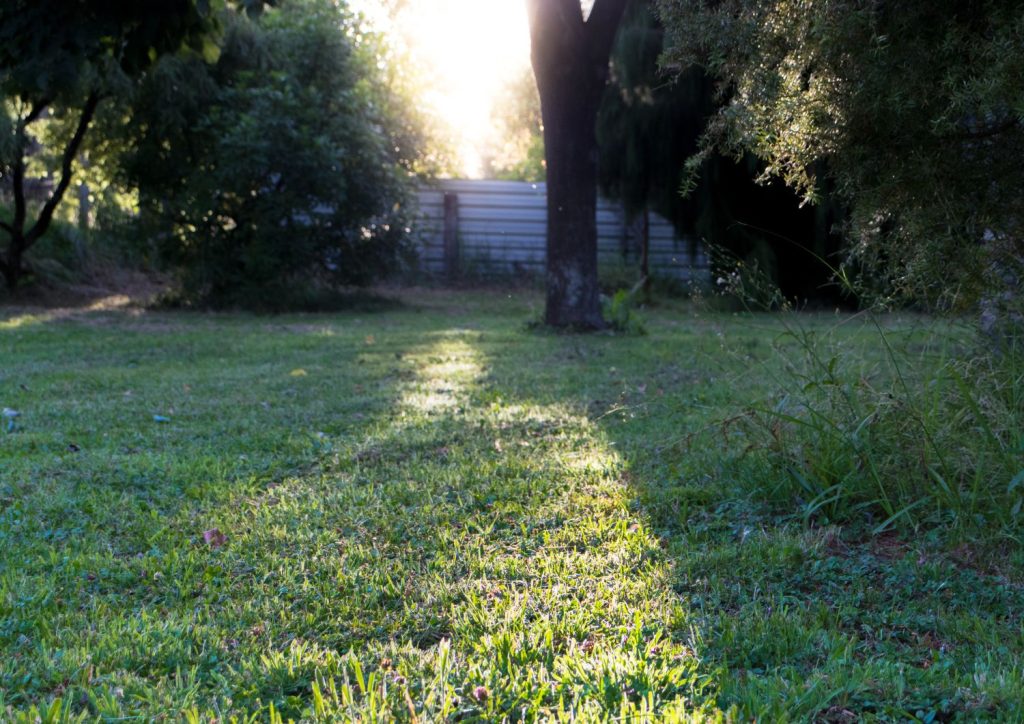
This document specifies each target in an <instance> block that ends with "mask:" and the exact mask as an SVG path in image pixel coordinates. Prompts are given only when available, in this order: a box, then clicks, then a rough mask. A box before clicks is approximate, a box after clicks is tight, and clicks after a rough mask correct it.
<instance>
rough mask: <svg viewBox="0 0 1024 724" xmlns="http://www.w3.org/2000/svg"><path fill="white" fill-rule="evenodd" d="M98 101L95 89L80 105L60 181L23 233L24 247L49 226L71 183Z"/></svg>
mask: <svg viewBox="0 0 1024 724" xmlns="http://www.w3.org/2000/svg"><path fill="white" fill-rule="evenodd" d="M99 102H100V95H99V93H96V92H95V91H94V92H93V93H91V94H89V97H88V98H87V99H86V101H85V105H84V106H83V107H82V115H81V116H80V117H79V118H78V126H77V127H76V128H75V134H74V135H73V136H72V137H71V140H70V141H69V142H68V145H67V147H65V149H64V155H63V156H62V157H61V164H60V181H58V182H57V188H55V189H54V190H53V194H51V195H50V198H49V199H48V200H47V201H46V203H45V204H44V205H43V209H42V211H40V212H39V218H38V219H36V223H35V224H33V225H32V228H31V229H29V231H28V233H27V234H25V244H24V248H25V249H27V248H28V247H30V246H32V244H34V243H35V242H36V241H37V240H38V239H39V237H41V236H42V235H43V234H45V233H46V230H47V229H48V228H49V226H50V221H52V220H53V212H54V211H55V210H56V208H57V205H58V204H59V203H60V201H61V199H62V198H63V196H64V192H65V191H67V188H68V185H69V184H70V183H71V171H72V168H71V167H72V164H73V163H74V160H75V156H77V155H78V149H79V148H81V146H82V141H83V139H84V138H85V132H86V131H87V130H88V129H89V124H90V123H91V122H92V117H93V115H94V114H95V113H96V106H97V105H99Z"/></svg>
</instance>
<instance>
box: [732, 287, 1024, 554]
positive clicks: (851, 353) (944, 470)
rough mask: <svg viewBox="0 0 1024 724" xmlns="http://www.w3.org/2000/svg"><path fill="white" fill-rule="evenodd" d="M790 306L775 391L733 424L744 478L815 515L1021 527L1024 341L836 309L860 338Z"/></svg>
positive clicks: (977, 529) (984, 530) (1011, 531)
mask: <svg viewBox="0 0 1024 724" xmlns="http://www.w3.org/2000/svg"><path fill="white" fill-rule="evenodd" d="M780 306H782V307H783V310H782V311H781V313H780V314H781V316H782V318H783V320H784V325H783V330H784V331H783V332H782V333H781V334H780V336H779V337H778V338H777V339H776V340H775V343H774V348H775V352H776V356H777V359H779V360H781V363H782V364H781V368H780V371H779V372H777V373H776V379H775V383H776V384H775V387H776V390H777V391H776V393H775V394H774V395H773V396H771V397H770V398H768V399H764V400H761V401H759V402H756V403H754V404H752V405H751V406H750V407H749V408H748V409H746V410H745V411H744V412H743V414H741V415H740V416H738V417H737V418H735V420H734V422H733V423H732V430H733V432H734V433H735V435H734V436H732V438H731V439H732V440H733V441H734V442H738V443H739V444H740V445H741V448H740V455H739V459H740V460H741V461H742V463H741V469H742V471H743V472H742V474H741V476H740V478H741V479H742V481H743V485H744V486H746V487H748V488H749V489H750V490H751V491H752V492H753V493H754V494H755V496H756V497H758V498H759V499H761V500H763V501H766V502H767V503H768V504H770V505H771V506H772V507H773V508H775V509H783V510H790V511H792V512H793V513H794V514H795V515H798V516H799V517H800V518H802V519H803V520H804V521H805V522H807V523H816V524H817V523H820V524H825V523H838V524H860V525H863V524H867V525H868V526H869V527H870V530H871V531H872V532H874V533H880V532H882V531H885V530H887V529H890V528H903V529H911V530H918V529H921V528H932V529H939V530H942V531H944V532H945V533H948V534H950V535H969V536H971V537H976V536H979V535H980V536H982V537H992V536H1005V537H1008V538H1011V539H1013V540H1016V541H1018V542H1019V541H1020V540H1021V530H1022V526H1024V427H1022V426H1021V420H1022V419H1024V415H1022V413H1024V345H1020V344H1016V345H1015V344H1009V345H1007V344H1003V345H1002V346H1001V347H1000V348H998V349H997V348H995V347H993V346H991V345H988V344H987V343H986V341H985V339H984V337H983V336H981V337H975V338H973V339H972V338H971V337H970V336H965V335H964V334H961V335H953V336H954V337H959V338H957V339H954V338H952V337H951V335H950V334H949V332H950V331H951V330H952V329H953V328H952V327H951V326H950V325H948V324H947V323H944V322H942V321H940V320H937V319H929V318H923V322H924V323H923V329H922V330H920V331H918V332H916V333H915V334H914V335H912V336H911V337H908V338H896V336H895V335H894V334H893V333H891V332H890V331H887V329H886V320H885V317H884V315H879V314H876V313H874V312H871V311H866V312H861V313H860V314H858V315H856V316H855V317H853V318H852V319H851V318H850V317H838V318H837V324H847V325H848V324H858V323H860V324H861V325H862V328H861V330H860V332H859V334H858V335H857V336H856V338H855V339H856V342H855V343H853V344H851V343H850V338H849V336H848V335H844V336H843V338H844V339H845V341H839V340H840V338H839V336H838V335H836V336H834V335H832V334H829V333H828V332H827V331H825V332H822V331H821V329H820V327H819V328H817V329H816V328H814V327H813V326H812V325H811V324H810V323H809V321H808V320H807V319H806V318H805V317H803V316H802V315H801V314H800V313H798V312H794V311H793V310H792V309H789V308H787V306H786V305H785V303H782V304H781V305H780ZM967 334H968V335H969V334H970V333H969V332H968V333H967Z"/></svg>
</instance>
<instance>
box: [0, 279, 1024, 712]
mask: <svg viewBox="0 0 1024 724" xmlns="http://www.w3.org/2000/svg"><path fill="white" fill-rule="evenodd" d="M403 301H404V302H405V305H404V306H401V307H398V308H395V309H391V310H388V311H383V312H375V313H367V312H361V313H354V312H353V313H347V314H336V315H303V316H294V317H292V316H289V317H272V318H260V317H249V316H240V315H199V314H169V313H151V312H147V313H137V314H133V313H129V312H97V313H88V314H86V313H80V314H73V315H70V316H60V315H52V314H45V315H43V314H36V315H33V314H22V313H18V314H9V315H8V316H7V317H5V318H4V319H2V320H0V359H2V360H3V366H2V368H0V375H2V378H0V406H2V407H7V408H10V409H12V410H17V411H18V412H19V413H21V414H20V416H18V417H16V418H12V421H13V428H12V430H11V431H10V432H8V433H0V548H2V550H3V555H2V557H0V711H3V712H4V716H5V717H6V718H8V719H14V720H17V719H18V718H24V719H26V720H35V719H36V718H41V719H44V720H47V719H49V720H55V721H60V720H75V719H84V720H88V721H91V720H94V719H99V720H103V719H107V720H110V719H117V718H124V717H135V718H137V719H142V720H149V719H155V718H160V717H164V718H167V719H172V720H177V719H180V718H190V719H193V720H196V721H208V720H212V719H214V718H217V719H219V720H226V719H230V718H231V717H232V716H236V717H238V718H239V719H240V720H245V719H247V718H250V717H254V718H256V719H257V720H266V719H270V718H276V717H281V718H283V719H285V720H287V719H289V718H291V719H296V720H298V719H322V720H339V721H344V720H357V719H362V720H374V719H388V718H394V719H397V720H405V721H411V720H414V719H415V720H419V721H436V720H445V719H453V720H454V719H482V720H493V721H501V720H519V719H527V720H532V719H548V718H565V719H568V718H572V717H575V718H577V719H580V720H605V719H627V720H628V719H633V720H638V719H639V720H642V719H645V718H648V719H649V718H659V719H667V720H672V719H675V720H686V719H697V720H700V719H715V718H738V719H749V718H752V717H761V718H764V719H811V718H818V719H822V720H833V721H853V720H856V719H863V718H867V719H871V718H879V719H906V718H914V717H916V718H919V719H922V720H927V719H929V718H931V719H950V718H957V717H960V718H966V719H977V718H992V719H1004V720H1015V719H1020V718H1022V717H1024V700H1022V687H1021V685H1020V683H1021V681H1022V671H1024V666H1022V652H1024V640H1022V639H1024V629H1022V624H1021V618H1020V612H1021V611H1022V610H1024V592H1022V588H1021V575H1020V572H1021V570H1022V568H1024V566H1022V564H1021V557H1020V555H1019V553H1017V554H1011V555H1010V556H1009V557H1008V558H1007V559H1006V560H1005V561H1003V563H1002V565H1001V566H999V567H998V570H994V569H993V568H992V567H991V566H990V565H987V564H986V565H982V564H972V562H971V560H968V558H969V557H968V556H966V554H965V553H964V549H963V547H962V546H961V547H960V548H955V549H952V548H951V547H950V545H949V544H948V543H947V542H945V541H943V540H941V539H939V538H936V537H935V536H931V537H929V536H920V537H914V536H906V535H902V536H896V535H888V536H881V537H874V538H872V537H867V536H862V535H860V534H859V533H857V532H853V533H848V532H846V531H843V530H840V529H837V528H834V527H827V528H810V527H807V526H805V525H804V524H803V523H802V522H801V521H800V520H799V516H797V515H793V516H789V515H785V514H784V513H780V511H778V510H777V509H768V508H766V506H764V505H762V504H761V502H760V501H759V500H758V499H757V497H756V496H751V495H750V494H749V489H748V488H745V487H744V486H743V484H742V483H743V481H742V480H738V479H737V476H740V475H742V474H743V470H744V467H743V460H742V450H739V451H737V449H736V446H735V445H734V444H732V443H730V444H729V445H728V446H727V445H726V438H727V437H728V434H729V433H728V422H727V421H728V420H729V419H730V416H732V415H735V414H736V413H737V410H739V409H741V408H742V407H743V406H744V405H747V404H750V402H751V401H752V400H753V399H756V398H759V397H761V398H763V397H767V396H769V395H771V394H773V393H774V391H775V390H774V389H773V387H772V386H773V384H774V383H773V380H774V379H775V374H776V372H777V370H778V369H780V361H779V359H778V356H779V349H778V345H777V344H774V342H775V341H776V340H777V338H778V334H779V331H780V328H779V326H778V323H777V321H775V320H774V319H773V318H770V317H763V318H753V319H751V318H741V317H734V316H731V315H725V314H717V315H716V314H695V313H694V312H693V311H692V310H691V309H690V308H688V307H684V306H677V307H666V308H663V309H660V310H657V311H655V312H651V313H649V314H648V316H647V327H648V329H649V334H648V335H647V336H645V337H624V336H600V335H599V336H585V337H580V336H557V335H548V334H539V333H536V332H531V331H528V330H527V329H526V327H525V324H524V321H525V320H526V319H528V318H529V317H530V315H531V314H533V311H532V310H533V308H535V307H536V305H537V300H536V299H535V298H534V297H533V296H532V295H530V294H526V293H512V294H509V295H505V294H502V295H495V294H492V293H486V294H481V293H472V292H459V293H456V292H445V293H439V292H418V293H406V294H404V295H403ZM836 321H837V320H836V318H835V317H833V316H831V315H822V316H820V317H813V318H809V319H808V324H810V325H812V326H813V325H817V326H819V327H821V328H822V329H829V330H833V329H834V328H835V325H836ZM889 326H890V328H891V332H892V338H893V339H894V340H895V341H896V342H897V343H899V342H900V341H903V342H905V343H906V345H907V346H912V345H921V344H922V341H929V340H930V339H931V337H929V336H928V335H929V332H928V331H927V329H924V330H922V328H921V325H920V320H913V319H905V320H901V319H893V320H891V324H890V325H889ZM838 334H840V335H843V339H844V342H845V344H847V345H848V346H849V348H850V349H851V350H854V351H855V352H859V353H862V354H863V358H864V365H865V369H866V370H870V369H872V368H873V367H874V366H875V364H876V361H877V358H878V354H879V352H878V350H877V349H875V347H874V346H873V344H874V343H873V341H872V340H873V338H872V336H871V331H870V330H869V329H866V328H865V326H864V325H860V324H857V323H856V321H853V322H849V323H847V324H844V325H842V327H841V329H840V331H839V332H838ZM723 423H725V424H724V425H723Z"/></svg>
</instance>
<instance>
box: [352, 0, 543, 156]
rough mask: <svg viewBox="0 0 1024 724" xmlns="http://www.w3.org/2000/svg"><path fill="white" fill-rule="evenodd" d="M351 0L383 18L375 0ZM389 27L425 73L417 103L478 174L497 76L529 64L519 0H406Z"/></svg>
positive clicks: (525, 26)
mask: <svg viewBox="0 0 1024 724" xmlns="http://www.w3.org/2000/svg"><path fill="white" fill-rule="evenodd" d="M352 5H353V7H355V8H357V9H360V10H362V11H363V12H365V13H366V14H367V15H368V16H369V17H371V18H373V19H375V20H376V21H377V22H380V23H382V25H384V24H385V23H384V22H383V19H384V18H385V17H386V13H385V12H384V11H383V4H382V3H381V2H379V0H357V1H356V2H353V3H352ZM392 30H393V31H394V32H397V33H398V34H399V36H400V37H401V38H402V39H403V41H404V43H405V44H406V46H407V47H408V48H409V51H410V53H411V55H412V59H413V61H414V62H416V63H417V65H419V66H420V69H421V70H422V73H421V77H423V78H424V79H425V80H426V81H427V87H425V88H424V89H423V90H422V99H423V103H424V104H425V106H426V107H428V108H429V109H431V110H432V111H434V112H435V113H436V114H437V115H438V116H439V117H440V118H441V119H442V120H443V121H444V122H445V123H446V124H447V125H448V126H449V127H450V128H451V130H452V133H453V134H454V136H455V141H456V146H457V149H458V151H459V153H460V156H461V162H462V167H463V168H462V171H463V173H464V174H466V175H467V176H477V175H479V174H480V171H481V169H480V149H481V148H482V145H483V143H484V140H485V139H486V137H487V132H488V129H489V126H490V113H491V106H492V104H493V103H494V100H495V98H496V97H497V95H498V94H499V92H500V91H501V89H502V86H503V84H504V83H505V82H507V81H509V80H511V79H512V78H513V77H514V76H516V75H517V74H518V73H520V72H522V69H523V68H527V67H529V63H530V33H529V26H528V24H527V19H526V0H409V1H408V2H405V3H404V4H403V6H402V9H401V10H400V11H399V13H398V17H397V19H396V21H395V26H393V28H392Z"/></svg>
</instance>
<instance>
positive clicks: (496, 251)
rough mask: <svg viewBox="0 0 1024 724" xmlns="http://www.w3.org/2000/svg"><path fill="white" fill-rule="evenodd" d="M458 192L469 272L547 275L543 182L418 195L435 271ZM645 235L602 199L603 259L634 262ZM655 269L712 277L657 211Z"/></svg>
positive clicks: (436, 189)
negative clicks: (451, 198) (447, 212)
mask: <svg viewBox="0 0 1024 724" xmlns="http://www.w3.org/2000/svg"><path fill="white" fill-rule="evenodd" d="M446 193H454V194H457V195H458V240H459V256H460V265H461V267H462V269H464V270H465V271H470V272H481V273H486V274H514V273H523V272H543V271H544V264H545V235H546V223H547V197H546V194H547V189H546V185H545V184H543V183H537V184H533V183H522V182H518V181H482V180H443V181H438V182H436V183H434V184H432V185H430V186H425V187H423V188H422V189H421V190H420V191H419V193H418V194H417V200H418V202H419V214H418V218H417V221H416V223H415V225H414V229H413V233H414V236H415V237H416V238H417V240H418V242H419V244H420V248H421V258H422V261H423V264H424V266H425V267H426V268H427V269H428V270H429V271H434V272H441V271H443V270H444V195H445V194H446ZM637 233H638V230H637V228H634V227H632V226H630V225H628V224H627V223H626V219H625V215H624V213H623V211H622V208H621V206H620V205H618V204H616V203H614V202H612V201H609V200H608V199H603V198H602V199H599V200H598V205H597V236H598V241H597V244H598V260H599V262H600V263H601V264H606V265H613V264H621V263H627V264H631V265H635V264H636V263H637V255H638V253H639V238H638V236H637ZM648 239H649V254H650V268H651V272H652V273H654V274H660V275H665V276H674V277H677V278H681V279H689V278H693V277H695V276H697V275H706V273H707V268H708V264H707V258H706V256H705V255H704V254H703V253H701V252H700V251H699V250H697V251H696V253H693V250H692V245H691V244H690V242H689V240H686V239H680V238H678V237H677V236H676V233H675V229H674V228H673V226H672V224H670V223H669V222H668V221H666V220H665V219H663V218H661V217H660V216H658V215H657V214H653V213H652V214H650V219H649V225H648Z"/></svg>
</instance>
